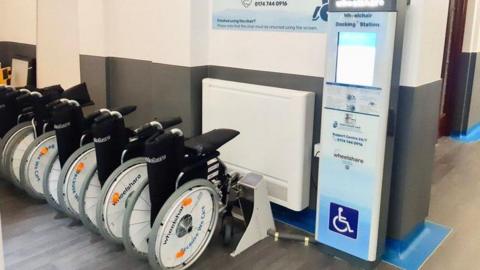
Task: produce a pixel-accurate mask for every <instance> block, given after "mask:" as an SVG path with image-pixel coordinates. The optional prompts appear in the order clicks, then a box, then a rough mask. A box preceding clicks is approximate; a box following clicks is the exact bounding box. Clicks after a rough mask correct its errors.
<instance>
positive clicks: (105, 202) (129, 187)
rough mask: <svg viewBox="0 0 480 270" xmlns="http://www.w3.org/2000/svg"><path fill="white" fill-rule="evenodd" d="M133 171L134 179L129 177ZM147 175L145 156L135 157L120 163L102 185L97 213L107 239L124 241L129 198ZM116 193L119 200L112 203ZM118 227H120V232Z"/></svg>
mask: <svg viewBox="0 0 480 270" xmlns="http://www.w3.org/2000/svg"><path fill="white" fill-rule="evenodd" d="M132 173H133V174H135V177H134V178H133V179H132V178H127V176H129V175H130V174H132ZM147 176H148V172H147V164H146V163H145V158H135V159H132V160H129V161H127V162H125V163H123V164H122V165H120V166H119V167H118V168H117V169H115V171H113V173H112V174H111V175H110V176H109V177H108V179H107V182H105V184H104V185H103V187H102V193H101V195H100V198H99V200H98V205H97V214H96V215H97V218H96V220H97V225H98V229H99V231H100V233H101V234H102V236H103V237H105V239H107V240H109V241H111V242H112V243H115V244H122V243H123V242H122V238H123V233H122V231H123V218H124V217H125V211H126V202H127V199H128V197H129V196H130V194H132V193H133V192H135V191H136V190H137V189H138V188H139V186H140V184H141V182H142V180H144V179H147ZM118 189H120V190H118ZM115 195H116V196H117V198H118V200H117V201H116V202H115V203H112V202H111V200H113V197H114V196H115ZM112 213H113V214H112ZM109 217H112V219H109ZM113 217H115V218H113ZM118 229H120V232H119V231H118Z"/></svg>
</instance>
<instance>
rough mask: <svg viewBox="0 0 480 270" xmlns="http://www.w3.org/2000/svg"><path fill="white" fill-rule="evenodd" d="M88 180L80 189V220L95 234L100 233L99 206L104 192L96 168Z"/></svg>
mask: <svg viewBox="0 0 480 270" xmlns="http://www.w3.org/2000/svg"><path fill="white" fill-rule="evenodd" d="M90 175H91V176H90V177H88V178H87V181H85V182H84V183H83V185H82V188H81V189H80V200H79V202H78V204H79V208H80V220H81V221H82V223H83V225H85V226H86V227H87V228H88V229H89V230H91V231H92V232H94V233H100V232H99V231H98V224H97V215H96V214H97V204H98V199H99V198H100V193H101V192H102V187H101V185H100V180H99V179H98V171H97V169H96V168H95V170H94V171H93V172H91V174H90Z"/></svg>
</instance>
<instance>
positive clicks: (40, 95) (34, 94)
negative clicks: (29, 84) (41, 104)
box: [30, 91, 43, 98]
mask: <svg viewBox="0 0 480 270" xmlns="http://www.w3.org/2000/svg"><path fill="white" fill-rule="evenodd" d="M30 95H31V96H34V97H39V98H41V97H43V95H42V94H41V93H40V92H36V91H34V92H30Z"/></svg>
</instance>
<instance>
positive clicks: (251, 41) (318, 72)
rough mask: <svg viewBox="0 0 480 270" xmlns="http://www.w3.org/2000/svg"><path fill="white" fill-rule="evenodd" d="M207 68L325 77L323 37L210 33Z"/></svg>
mask: <svg viewBox="0 0 480 270" xmlns="http://www.w3.org/2000/svg"><path fill="white" fill-rule="evenodd" d="M212 1H217V0H210V1H209V2H210V15H209V16H208V18H206V19H207V20H208V22H209V23H208V27H209V29H210V34H209V37H210V39H209V43H210V44H209V61H208V62H209V64H210V65H217V66H226V67H234V68H243V69H253V70H262V71H272V72H280V73H290V74H298V75H310V76H317V77H324V74H325V53H326V34H318V33H284V32H244V31H223V30H212V29H211V28H212V26H211V16H212V15H211V13H212Z"/></svg>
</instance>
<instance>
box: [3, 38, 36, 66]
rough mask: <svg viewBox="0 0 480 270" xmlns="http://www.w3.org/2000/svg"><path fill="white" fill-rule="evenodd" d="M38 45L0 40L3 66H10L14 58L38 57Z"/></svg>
mask: <svg viewBox="0 0 480 270" xmlns="http://www.w3.org/2000/svg"><path fill="white" fill-rule="evenodd" d="M36 55H37V52H36V46H35V45H30V44H24V43H16V42H8V41H0V62H1V63H2V66H10V65H11V64H12V58H13V57H15V56H21V57H26V58H32V59H33V58H36Z"/></svg>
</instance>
